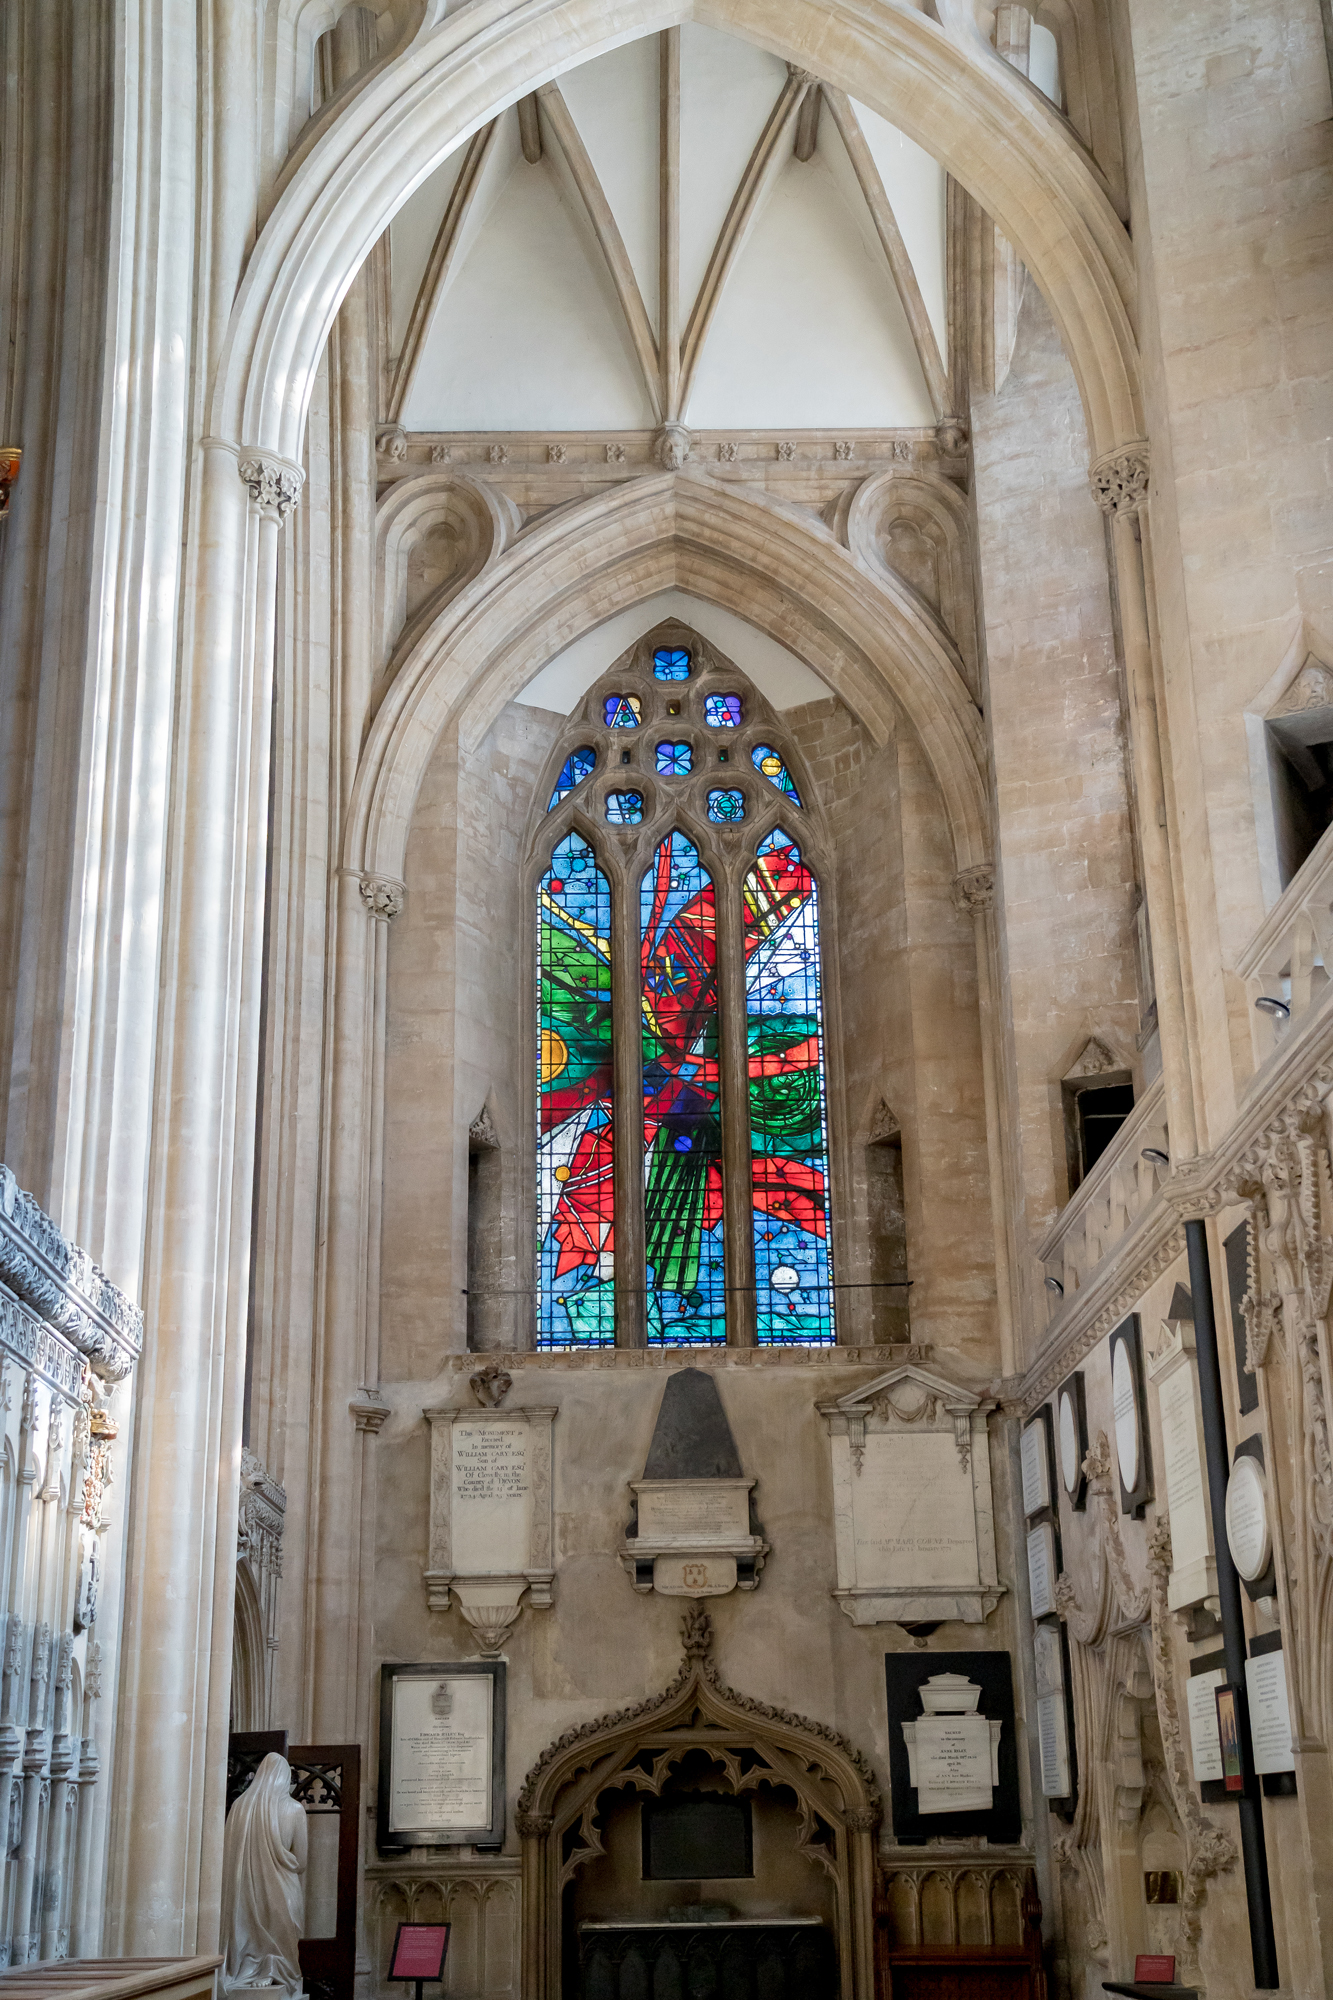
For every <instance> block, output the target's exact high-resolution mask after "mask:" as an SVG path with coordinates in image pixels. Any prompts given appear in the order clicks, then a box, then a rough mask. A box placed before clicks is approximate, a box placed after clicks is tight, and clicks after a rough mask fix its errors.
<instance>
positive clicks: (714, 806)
mask: <svg viewBox="0 0 1333 2000" xmlns="http://www.w3.org/2000/svg"><path fill="white" fill-rule="evenodd" d="M708 817H709V819H712V820H716V821H718V823H719V824H720V825H726V823H727V822H728V821H729V820H733V819H744V818H745V794H744V792H733V791H725V792H710V793H709V794H708Z"/></svg>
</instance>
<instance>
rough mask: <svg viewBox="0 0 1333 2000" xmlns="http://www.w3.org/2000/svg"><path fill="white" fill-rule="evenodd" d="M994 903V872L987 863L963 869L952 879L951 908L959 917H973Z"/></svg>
mask: <svg viewBox="0 0 1333 2000" xmlns="http://www.w3.org/2000/svg"><path fill="white" fill-rule="evenodd" d="M994 901H995V870H994V868H993V867H992V866H991V864H990V862H989V861H983V862H980V863H978V865H977V866H976V867H975V868H964V869H962V870H961V872H960V873H959V874H957V875H955V876H954V878H953V906H954V908H955V909H956V910H957V911H959V912H960V914H961V915H963V916H967V917H975V916H978V915H980V913H981V912H982V911H984V910H989V909H990V908H991V906H992V904H993V903H994Z"/></svg>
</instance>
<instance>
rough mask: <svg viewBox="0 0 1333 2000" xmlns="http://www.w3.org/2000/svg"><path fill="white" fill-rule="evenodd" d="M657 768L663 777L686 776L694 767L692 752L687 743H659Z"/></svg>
mask: <svg viewBox="0 0 1333 2000" xmlns="http://www.w3.org/2000/svg"><path fill="white" fill-rule="evenodd" d="M657 769H658V772H659V774H660V775H661V776H662V777H664V778H688V776H689V774H690V772H691V771H692V770H693V769H694V752H693V751H692V750H691V749H690V746H689V744H688V743H659V744H658V746H657Z"/></svg>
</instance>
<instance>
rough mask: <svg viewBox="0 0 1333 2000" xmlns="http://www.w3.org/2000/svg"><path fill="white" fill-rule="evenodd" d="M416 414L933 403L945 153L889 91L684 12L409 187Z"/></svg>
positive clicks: (705, 422) (781, 410) (598, 426)
mask: <svg viewBox="0 0 1333 2000" xmlns="http://www.w3.org/2000/svg"><path fill="white" fill-rule="evenodd" d="M391 254H392V336H391V344H392V350H393V355H394V362H393V388H392V400H391V407H390V411H389V415H390V416H391V417H392V418H393V419H394V420H395V421H397V422H399V423H401V424H402V425H404V426H405V428H407V429H408V430H411V431H473V430H484V431H491V430H628V429H641V428H645V427H651V426H655V425H657V424H659V423H661V422H662V421H664V420H665V419H668V418H672V419H678V420H680V421H682V422H684V423H686V424H688V425H690V426H691V427H693V428H698V429H713V428H716V429H746V428H755V429H769V428H780V429H786V430H790V429H799V428H804V427H811V428H815V427H821V426H828V425H844V426H848V427H852V426H855V427H858V428H896V427H900V426H915V425H933V424H934V423H936V422H937V421H938V419H939V418H940V417H941V416H943V415H944V414H946V412H947V403H948V391H947V384H946V376H947V365H948V360H947V342H948V327H947V314H946V301H945V177H944V173H943V171H942V169H941V168H940V167H939V166H938V165H937V164H936V162H935V161H934V160H933V159H931V157H930V156H929V154H927V153H925V152H923V151H922V149H921V148H920V147H919V146H917V145H915V144H913V143H912V141H911V140H909V139H907V138H905V137H904V136H903V134H902V133H900V132H898V131H896V130H895V129H894V128H893V127H892V126H891V125H888V124H886V123H885V121H884V120H883V119H881V118H879V117H877V116H876V115H875V114H874V113H873V112H871V111H869V110H867V109H866V108H864V107H863V106H861V105H858V104H856V103H854V102H853V101H852V100H850V99H848V98H846V97H844V96H843V95H842V94H841V93H840V92H837V91H834V90H831V89H823V88H821V87H820V85H819V84H818V83H817V82H815V81H813V80H812V79H811V78H809V77H807V76H805V75H803V74H800V73H789V72H788V70H787V67H786V65H785V64H783V63H782V62H780V61H779V60H778V59H777V58H776V57H774V56H771V55H769V54H767V53H765V52H764V51H763V50H761V49H758V48H755V47H753V46H752V45H751V44H749V43H747V42H742V41H739V40H736V39H734V38H732V37H730V36H727V35H722V34H718V33H716V32H715V31H713V30H712V29H708V28H703V27H699V26H698V25H696V24H692V23H690V24H686V25H685V26H683V27H681V28H679V29H673V30H670V31H668V32H667V33H665V34H662V35H656V36H651V37H648V38H646V39H644V40H640V41H635V42H630V43H628V44H626V45H624V46H623V47H621V48H619V49H616V50H614V51H613V52H611V53H610V54H608V55H604V56H601V57H599V58H598V59H597V60H596V61H595V62H591V63H588V64H586V65H584V66H583V67H582V68H579V69H576V70H573V71H570V72H568V73H567V74H566V75H564V76H562V77H561V78H560V80H559V82H558V83H553V84H549V85H547V86H546V87H545V88H544V89H542V90H541V91H539V92H537V93H536V95H535V96H534V97H530V98H527V99H525V100H523V102H522V103H521V104H519V105H517V106H515V107H513V108H511V109H509V110H507V111H505V112H503V113H502V114H501V116H500V117H498V118H497V119H496V120H494V122H493V123H492V124H490V125H488V126H487V127H485V128H483V130H482V131H480V132H478V133H477V134H476V136H475V137H474V138H473V139H472V140H471V142H470V143H469V144H468V145H467V146H465V147H463V148H462V149H461V150H460V151H459V152H458V153H456V154H454V155H452V156H451V157H450V159H449V160H447V161H446V162H445V164H444V165H443V166H442V167H440V168H439V169H438V170H437V171H436V173H434V174H433V175H432V176H431V177H430V178H429V179H428V180H426V181H425V182H424V183H423V184H422V186H421V187H420V188H419V189H418V190H417V191H416V193H415V194H414V195H413V196H412V197H411V199H410V200H409V201H408V202H407V203H406V204H405V206H404V207H403V208H402V209H401V210H400V211H399V213H398V215H397V216H396V217H395V219H394V222H393V227H392V237H391Z"/></svg>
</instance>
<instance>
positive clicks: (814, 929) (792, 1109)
mask: <svg viewBox="0 0 1333 2000" xmlns="http://www.w3.org/2000/svg"><path fill="white" fill-rule="evenodd" d="M745 957H746V966H745V1011H746V1029H747V1040H748V1055H749V1075H750V1082H749V1092H750V1155H751V1168H752V1176H753V1189H754V1266H755V1273H754V1275H755V1307H756V1322H757V1332H758V1337H759V1340H760V1341H761V1343H770V1344H771V1343H774V1342H779V1343H780V1342H792V1343H797V1342H799V1343H801V1344H806V1343H808V1342H810V1341H824V1340H830V1339H831V1338H832V1336H833V1289H832V1285H833V1271H832V1262H831V1259H830V1255H829V1227H828V1224H829V1218H828V1112H827V1105H826V1093H825V1085H824V1008H823V996H822V993H821V990H820V976H819V890H818V887H817V886H816V883H815V878H814V876H813V875H812V874H811V872H810V870H809V869H808V868H807V867H806V866H805V863H804V862H803V861H802V859H801V851H800V849H799V848H798V847H797V845H796V844H795V842H794V841H793V840H792V839H791V838H790V836H789V835H787V834H785V833H783V832H782V831H780V830H775V831H774V832H773V833H771V834H769V836H768V838H767V839H766V840H765V841H763V842H762V843H761V844H760V848H759V853H758V857H757V859H756V861H755V865H754V867H753V868H752V869H751V870H750V872H749V874H748V875H747V876H746V878H745Z"/></svg>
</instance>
